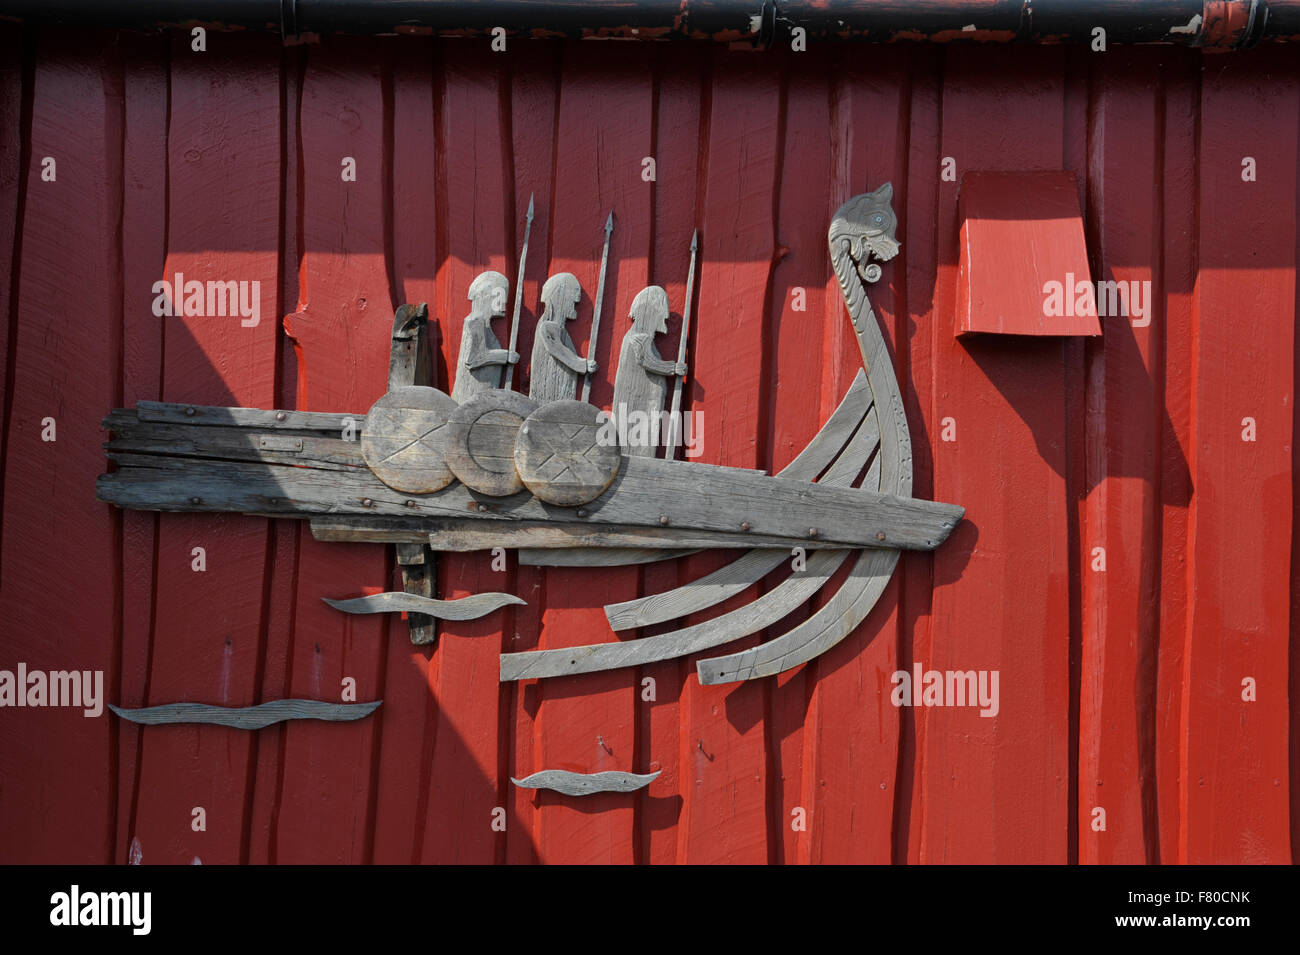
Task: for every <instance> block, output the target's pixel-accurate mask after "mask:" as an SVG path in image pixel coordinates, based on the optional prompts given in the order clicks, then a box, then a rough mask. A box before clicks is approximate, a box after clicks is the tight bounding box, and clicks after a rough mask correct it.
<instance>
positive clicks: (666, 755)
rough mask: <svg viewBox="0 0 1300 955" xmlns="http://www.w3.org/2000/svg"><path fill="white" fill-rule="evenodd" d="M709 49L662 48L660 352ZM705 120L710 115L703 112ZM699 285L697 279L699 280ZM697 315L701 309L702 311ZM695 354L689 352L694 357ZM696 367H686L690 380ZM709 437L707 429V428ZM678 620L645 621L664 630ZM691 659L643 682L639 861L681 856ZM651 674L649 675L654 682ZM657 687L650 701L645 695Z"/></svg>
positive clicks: (671, 566)
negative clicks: (646, 775) (647, 781)
mask: <svg viewBox="0 0 1300 955" xmlns="http://www.w3.org/2000/svg"><path fill="white" fill-rule="evenodd" d="M708 67H709V51H708V49H707V48H700V47H698V46H696V45H695V44H686V45H673V46H669V47H666V48H663V49H661V50H660V51H659V63H658V99H657V104H656V110H655V113H656V116H655V123H656V126H655V150H654V151H655V169H656V173H657V178H656V180H655V184H654V226H655V228H654V247H653V249H652V252H651V281H652V282H654V284H656V285H659V286H661V287H662V288H663V289H664V291H666V292H667V293H668V303H669V310H670V312H671V314H670V315H669V318H668V333H667V334H666V335H664V336H662V337H661V338H660V342H661V345H660V349H659V351H660V354H663V355H675V354H677V349H678V346H679V344H680V342H681V331H682V309H683V308H684V306H685V302H686V279H687V273H688V272H689V270H690V238H689V236H690V235H691V234H692V233H693V231H694V230H695V227H696V226H697V225H698V223H699V220H698V218H697V216H698V214H699V208H698V206H699V193H700V192H701V190H702V188H703V183H702V182H701V180H700V171H701V165H702V163H705V162H706V161H707V156H706V155H705V154H704V153H703V152H702V150H703V149H707V141H705V142H703V143H702V142H701V135H700V134H701V111H702V109H703V106H704V100H705V98H706V96H707V95H708V93H709V88H708V82H707V75H708ZM705 118H706V119H707V115H706V117H705ZM696 284H697V285H698V284H699V283H698V279H697V282H696ZM695 314H698V312H696V313H695ZM692 359H693V356H691V355H689V354H688V356H687V360H688V364H690V363H692ZM693 374H694V372H693V369H691V368H688V369H687V386H688V387H689V382H690V379H691V376H692V375H693ZM686 407H688V406H687V405H685V404H684V405H683V408H686ZM706 437H707V431H706ZM684 563H685V562H684V561H680V560H673V561H658V562H655V563H651V564H646V565H645V566H644V568H643V571H642V592H643V593H647V594H649V593H662V592H664V591H666V590H671V589H673V588H674V587H677V586H679V585H680V584H681V583H684V582H685V580H686V579H687V575H686V574H685V573H684V572H683V565H684ZM675 626H677V624H676V623H675V622H670V623H666V624H661V625H660V626H659V627H654V628H646V629H645V630H644V631H643V634H644V635H646V636H649V635H651V634H653V633H662V632H665V631H667V630H670V629H672V628H674V627H675ZM686 666H687V664H686V663H685V662H684V661H682V660H665V661H663V662H662V663H655V664H651V665H649V666H645V667H642V668H641V670H640V672H639V674H638V679H637V681H636V686H637V687H638V688H639V689H638V694H637V706H638V707H640V710H639V716H640V718H639V720H638V747H637V748H638V751H639V752H640V754H641V759H642V762H643V766H642V769H641V770H640V771H641V772H655V771H658V772H659V774H660V775H659V778H658V779H656V780H655V784H654V785H653V786H651V787H649V788H647V789H645V790H642V791H641V793H640V794H639V797H638V798H639V806H638V809H639V812H638V830H639V831H638V839H639V845H640V854H639V856H638V860H639V861H642V862H647V863H651V864H666V863H673V862H676V861H677V828H678V822H679V819H680V816H681V812H682V800H683V796H682V793H683V789H682V778H683V777H682V773H683V769H682V767H683V765H684V764H683V762H682V752H683V749H684V747H683V746H682V739H681V734H682V724H681V719H682V709H681V694H682V686H683V683H684V680H685V673H686ZM646 680H649V681H651V682H650V683H649V684H648V685H647V684H646V682H645V681H646ZM647 689H652V690H653V696H654V698H653V699H652V700H647V699H644V695H645V691H646V690H647Z"/></svg>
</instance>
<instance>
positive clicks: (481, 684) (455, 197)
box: [420, 40, 537, 864]
mask: <svg viewBox="0 0 1300 955" xmlns="http://www.w3.org/2000/svg"><path fill="white" fill-rule="evenodd" d="M442 49H443V51H444V55H443V59H442V63H443V73H442V82H443V84H444V88H443V97H442V115H441V121H440V125H439V133H440V135H439V137H438V142H437V143H436V144H435V148H436V153H435V157H436V159H435V162H436V165H435V168H436V169H441V170H443V173H442V174H443V176H444V177H445V179H444V180H443V181H441V182H440V183H439V184H438V190H439V193H440V196H441V199H440V203H441V204H440V205H439V211H438V215H437V221H438V248H439V249H440V250H443V249H445V250H446V252H445V254H443V253H441V252H440V255H441V261H440V262H439V269H438V276H437V279H438V290H437V299H438V306H437V315H438V318H439V320H440V322H444V323H445V324H446V328H447V330H446V332H445V334H444V336H443V338H444V340H445V346H444V347H445V355H447V356H448V357H449V361H454V356H456V355H458V354H459V353H460V327H461V322H462V321H463V319H464V317H465V314H466V312H467V311H468V302H467V300H466V297H465V296H466V292H467V290H468V289H469V285H470V283H471V282H472V281H473V280H474V277H475V276H476V275H478V274H479V273H480V272H482V271H483V270H485V269H494V270H496V271H498V272H501V273H503V274H505V275H514V272H515V269H516V268H518V263H517V259H516V258H515V257H516V255H517V250H516V248H515V247H514V244H513V242H512V234H511V230H510V228H509V225H510V215H511V213H512V211H513V205H512V204H511V202H510V201H509V196H508V195H507V184H508V183H509V181H510V179H509V170H508V168H507V162H508V152H507V145H506V139H505V136H504V124H503V113H502V110H503V108H504V106H503V102H502V82H503V72H502V70H503V67H502V66H501V63H500V60H499V59H498V58H494V55H493V54H491V53H490V52H489V51H488V47H487V41H480V40H474V41H465V42H451V43H447V44H445V45H444V46H443V47H442ZM525 201H526V200H525ZM518 211H519V213H520V215H521V217H522V213H523V207H520V208H519V210H518ZM536 230H537V227H536V224H534V233H533V234H534V235H536V234H537V231H536ZM520 239H522V234H521V235H520ZM512 260H513V261H514V264H511V263H512ZM449 367H453V366H451V365H449ZM439 569H440V570H441V571H442V576H443V578H444V582H443V584H442V587H443V590H442V597H443V598H444V599H451V600H455V599H458V598H461V597H466V596H469V595H470V594H474V593H481V592H483V591H496V590H503V589H504V590H508V589H509V588H508V586H506V587H503V586H502V579H501V575H500V574H499V573H496V572H494V571H493V570H492V569H491V557H490V555H488V554H486V553H476V554H456V555H448V556H447V557H445V558H443V559H441V560H440V568H439ZM512 625H513V618H512V617H511V615H510V612H509V610H506V611H502V612H499V613H496V614H490V615H489V616H487V617H483V618H481V619H479V620H464V621H444V622H443V624H442V626H441V632H440V635H439V638H438V647H437V649H436V650H435V651H434V655H433V665H432V667H431V677H430V679H431V683H432V687H433V691H434V694H435V696H436V699H437V716H436V726H435V730H434V733H435V736H434V749H433V762H432V769H431V771H430V780H429V801H428V805H427V807H426V810H425V813H426V822H425V829H424V839H423V844H422V846H421V852H420V861H421V862H425V863H452V862H470V863H476V864H484V863H490V862H493V861H498V860H499V859H501V858H503V857H504V855H503V854H504V852H505V833H504V832H502V831H499V830H495V829H493V828H492V823H493V811H494V809H496V808H498V807H499V808H502V809H504V808H505V806H506V793H505V785H507V784H508V780H505V779H503V777H502V774H501V763H500V749H499V746H500V716H501V699H502V689H501V687H500V685H499V683H498V676H499V673H500V666H499V664H498V655H499V654H500V652H501V649H502V643H503V639H504V636H503V635H504V634H505V633H508V632H510V631H509V628H510V627H511V626H512ZM506 826H507V830H506V831H508V830H509V827H510V820H509V819H508V818H507V820H506Z"/></svg>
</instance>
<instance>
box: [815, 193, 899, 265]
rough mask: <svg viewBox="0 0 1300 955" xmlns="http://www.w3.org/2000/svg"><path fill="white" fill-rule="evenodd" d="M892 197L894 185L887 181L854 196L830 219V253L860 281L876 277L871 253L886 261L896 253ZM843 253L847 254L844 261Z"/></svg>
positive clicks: (897, 244)
mask: <svg viewBox="0 0 1300 955" xmlns="http://www.w3.org/2000/svg"><path fill="white" fill-rule="evenodd" d="M893 199H894V186H893V184H892V183H888V182H887V183H885V184H884V185H883V186H881V187H880V188H879V189H877V190H876V191H875V192H864V193H862V194H861V195H858V196H854V197H853V198H852V199H850V200H849V201H848V202H846V203H844V205H842V206H840V208H839V210H838V211H837V212H836V213H835V216H834V218H832V219H831V228H830V236H829V238H830V246H831V254H832V256H835V257H836V259H839V260H840V262H841V263H843V264H845V265H849V264H851V265H852V268H853V270H854V271H855V272H857V274H858V277H859V278H861V279H862V281H864V282H875V281H877V280H878V279H879V278H880V274H881V273H880V266H879V265H877V264H876V263H874V262H872V261H871V257H872V256H873V255H874V256H875V257H876V258H878V259H880V260H881V261H882V262H887V261H889V260H890V259H892V258H893V257H894V256H895V255H897V254H898V249H899V243H898V240H897V239H895V238H894V230H895V229H896V228H897V227H898V219H897V218H896V217H895V215H894V210H893V207H892V205H891V203H892V202H893ZM843 256H847V259H848V261H847V262H844V261H843V259H842V258H841V257H843Z"/></svg>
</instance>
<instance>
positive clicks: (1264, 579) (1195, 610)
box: [1180, 52, 1300, 863]
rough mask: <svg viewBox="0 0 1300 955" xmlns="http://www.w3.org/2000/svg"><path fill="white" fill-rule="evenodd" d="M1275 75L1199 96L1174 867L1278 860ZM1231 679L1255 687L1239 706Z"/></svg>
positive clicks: (1240, 72)
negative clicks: (1179, 800) (1188, 583)
mask: <svg viewBox="0 0 1300 955" xmlns="http://www.w3.org/2000/svg"><path fill="white" fill-rule="evenodd" d="M1282 62H1284V61H1283V60H1280V59H1275V58H1274V57H1273V56H1271V55H1270V54H1269V53H1267V52H1265V53H1261V55H1260V57H1259V58H1257V59H1255V60H1253V61H1252V62H1251V63H1250V64H1249V65H1248V66H1247V65H1243V66H1234V64H1232V63H1229V62H1226V61H1225V62H1223V63H1222V64H1221V65H1220V64H1219V63H1218V62H1217V61H1216V64H1215V66H1214V68H1213V69H1212V70H1211V71H1210V72H1209V73H1208V74H1207V75H1205V76H1204V77H1203V82H1202V86H1201V127H1200V128H1201V136H1200V142H1199V154H1200V164H1199V184H1200V192H1199V198H1200V215H1199V218H1198V236H1197V242H1198V247H1199V263H1200V274H1199V276H1198V281H1197V286H1196V310H1197V312H1196V317H1197V327H1196V350H1195V353H1194V368H1195V371H1194V375H1195V389H1196V391H1195V397H1194V399H1193V400H1194V405H1193V409H1194V410H1193V414H1194V424H1193V427H1194V435H1195V440H1194V442H1193V445H1192V448H1193V451H1192V459H1191V471H1192V486H1193V487H1194V488H1195V493H1196V497H1195V499H1194V507H1195V514H1194V516H1193V519H1192V520H1193V523H1192V529H1191V537H1192V562H1193V563H1192V588H1193V590H1192V593H1193V600H1194V603H1193V605H1192V613H1191V619H1190V640H1189V644H1188V651H1187V656H1186V658H1185V661H1184V696H1183V733H1184V742H1183V754H1184V757H1183V758H1184V767H1183V770H1184V771H1183V777H1182V779H1183V817H1182V820H1181V832H1180V845H1181V860H1180V861H1183V862H1188V863H1207V862H1217V863H1287V862H1290V861H1291V852H1290V845H1289V841H1290V819H1289V811H1290V806H1289V801H1290V797H1289V790H1288V775H1289V769H1288V750H1287V743H1286V736H1285V734H1284V732H1283V731H1282V728H1283V727H1284V726H1285V725H1286V722H1287V719H1288V713H1289V712H1290V711H1289V707H1288V699H1287V694H1288V687H1287V682H1286V676H1287V673H1288V666H1289V659H1288V636H1289V621H1290V608H1289V593H1288V589H1289V580H1290V578H1289V575H1288V572H1287V566H1288V561H1289V560H1290V555H1291V540H1290V535H1291V532H1292V514H1293V511H1292V507H1293V502H1292V494H1291V480H1292V479H1291V474H1290V469H1291V441H1292V432H1291V428H1292V416H1293V406H1292V402H1294V400H1295V389H1294V380H1293V377H1294V336H1295V328H1294V326H1295V305H1296V281H1295V271H1294V264H1295V260H1296V198H1297V194H1296V159H1297V156H1296V135H1297V115H1298V109H1297V107H1298V106H1300V82H1297V79H1296V78H1295V76H1294V75H1292V76H1289V77H1288V76H1280V75H1278V74H1277V73H1275V72H1274V71H1273V70H1272V69H1270V67H1271V66H1274V65H1277V66H1280V65H1281V64H1282ZM1285 62H1290V61H1285ZM1247 159H1253V160H1254V162H1255V167H1254V169H1255V172H1254V176H1253V181H1245V180H1246V178H1247V176H1248V174H1249V172H1250V170H1249V168H1248V165H1247V164H1246V160H1247ZM1226 316H1231V317H1232V321H1230V322H1229V321H1225V317H1226ZM1252 427H1253V431H1254V433H1253V435H1249V438H1250V439H1249V440H1247V439H1246V436H1247V435H1248V432H1249V431H1250V430H1251V429H1252ZM1246 680H1253V681H1254V684H1255V689H1254V693H1253V696H1254V697H1255V699H1254V700H1253V701H1250V702H1247V701H1246V700H1245V699H1243V697H1245V696H1246V695H1247V693H1248V690H1247V689H1246V688H1245V687H1244V682H1245V681H1246Z"/></svg>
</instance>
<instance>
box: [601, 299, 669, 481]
mask: <svg viewBox="0 0 1300 955" xmlns="http://www.w3.org/2000/svg"><path fill="white" fill-rule="evenodd" d="M628 316H629V317H630V318H631V319H632V330H631V331H629V332H628V333H627V334H626V335H624V336H623V347H622V350H621V351H620V352H619V356H618V373H617V375H616V376H615V378H614V406H613V409H612V412H613V415H614V417H615V419H616V420H618V421H619V422H620V424H621V428H620V430H624V431H625V433H626V434H628V435H629V436H633V435H635V436H638V440H632V439H631V437H629V440H628V442H627V448H626V450H627V453H628V454H639V455H649V456H653V455H654V453H655V445H656V444H657V443H658V441H657V434H658V424H659V416H660V413H661V412H662V411H663V405H664V396H665V395H666V394H667V393H668V379H669V378H670V377H672V376H673V375H684V374H686V365H685V364H682V363H679V362H672V361H665V360H664V359H663V358H661V357H660V356H659V349H657V348H656V347H655V336H656V335H662V334H663V333H664V332H666V331H668V293H667V292H665V291H664V290H663V289H662V288H660V287H659V286H658V285H651V286H650V287H649V288H646V289H642V290H641V291H640V292H638V293H637V296H636V298H634V299H633V300H632V307H631V309H629V310H628ZM640 436H644V438H643V439H642V438H641V437H640Z"/></svg>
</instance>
